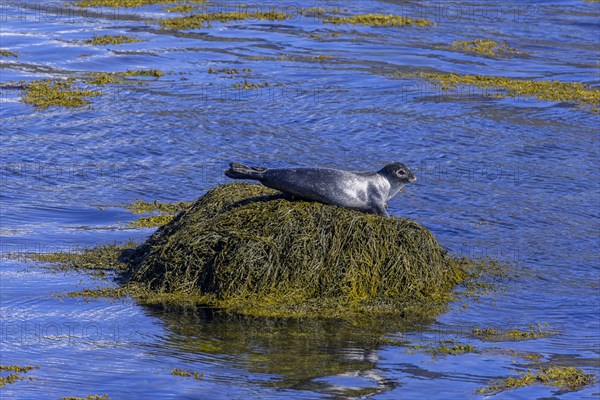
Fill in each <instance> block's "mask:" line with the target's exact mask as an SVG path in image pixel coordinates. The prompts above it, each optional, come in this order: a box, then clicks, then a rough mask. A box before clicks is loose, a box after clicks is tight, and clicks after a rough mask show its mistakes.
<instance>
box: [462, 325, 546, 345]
mask: <svg viewBox="0 0 600 400" xmlns="http://www.w3.org/2000/svg"><path fill="white" fill-rule="evenodd" d="M547 326H548V324H537V325H529V326H528V327H527V328H528V329H527V330H519V329H509V330H502V329H497V328H484V329H473V330H472V331H471V333H472V334H473V335H474V336H475V337H477V338H478V339H481V340H485V341H493V342H503V341H518V340H531V339H539V338H543V337H548V336H553V335H556V332H554V331H551V330H547V329H545V328H546V327H547Z"/></svg>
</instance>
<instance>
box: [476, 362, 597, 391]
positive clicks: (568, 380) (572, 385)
mask: <svg viewBox="0 0 600 400" xmlns="http://www.w3.org/2000/svg"><path fill="white" fill-rule="evenodd" d="M595 380H596V377H595V376H594V375H592V374H586V373H585V372H584V371H582V370H581V369H579V368H574V367H559V366H548V367H542V368H540V369H539V370H537V371H531V370H530V371H527V372H526V373H523V374H521V375H520V376H518V377H509V378H506V379H500V380H498V381H495V382H493V383H491V384H490V385H489V386H486V387H484V388H480V389H478V390H477V393H480V394H497V393H500V392H503V391H506V390H511V389H516V388H519V387H523V386H531V385H536V384H542V385H548V386H560V387H561V388H563V389H564V390H568V391H575V390H579V389H582V388H584V387H586V386H588V385H590V384H592V383H593V382H595Z"/></svg>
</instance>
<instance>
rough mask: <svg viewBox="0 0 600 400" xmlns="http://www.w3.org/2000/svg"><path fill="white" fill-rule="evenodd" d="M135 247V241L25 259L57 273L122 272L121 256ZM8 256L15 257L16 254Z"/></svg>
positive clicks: (31, 255)
mask: <svg viewBox="0 0 600 400" xmlns="http://www.w3.org/2000/svg"><path fill="white" fill-rule="evenodd" d="M135 247H136V245H135V243H134V242H133V241H128V242H126V243H125V244H116V243H113V244H106V245H101V246H96V247H90V248H83V249H78V250H79V251H71V252H52V253H28V254H25V258H27V259H29V260H32V261H36V262H39V263H44V264H48V267H49V268H51V269H54V270H57V271H78V272H92V271H98V270H100V271H106V270H114V271H120V270H122V269H123V268H125V264H124V263H123V262H122V261H120V257H121V255H122V254H123V252H126V251H127V250H131V249H133V248H135ZM7 256H8V257H14V256H16V254H8V255H7ZM21 257H22V256H21Z"/></svg>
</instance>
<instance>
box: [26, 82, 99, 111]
mask: <svg viewBox="0 0 600 400" xmlns="http://www.w3.org/2000/svg"><path fill="white" fill-rule="evenodd" d="M100 95H101V92H99V91H95V90H89V89H83V88H80V87H75V86H74V80H73V79H67V80H57V81H52V80H47V79H43V80H36V81H32V82H29V83H26V84H25V85H24V95H23V96H22V97H21V101H23V102H24V103H27V104H31V105H33V106H35V107H38V108H41V109H42V110H44V109H46V108H48V107H51V106H58V107H68V108H72V107H82V106H85V105H88V104H90V101H89V100H88V98H89V97H94V96H100Z"/></svg>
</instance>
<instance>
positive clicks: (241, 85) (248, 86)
mask: <svg viewBox="0 0 600 400" xmlns="http://www.w3.org/2000/svg"><path fill="white" fill-rule="evenodd" d="M233 87H234V88H236V89H243V90H252V89H262V88H266V87H269V82H263V83H255V82H248V81H247V80H245V79H244V81H243V82H236V83H234V84H233Z"/></svg>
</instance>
